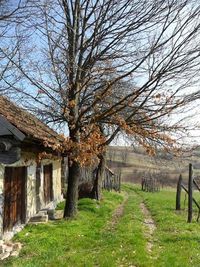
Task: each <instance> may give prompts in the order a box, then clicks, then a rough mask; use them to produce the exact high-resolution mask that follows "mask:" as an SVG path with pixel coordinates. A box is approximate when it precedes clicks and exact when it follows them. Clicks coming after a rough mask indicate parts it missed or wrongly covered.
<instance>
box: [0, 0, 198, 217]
mask: <svg viewBox="0 0 200 267" xmlns="http://www.w3.org/2000/svg"><path fill="white" fill-rule="evenodd" d="M30 2H31V6H30V14H31V16H30V17H28V18H27V20H26V21H25V22H24V23H23V24H21V25H19V26H18V27H17V28H16V29H17V33H18V34H17V36H18V53H17V55H18V58H17V59H16V57H15V58H12V57H11V56H10V55H9V54H8V53H7V52H6V51H2V50H0V52H1V53H3V56H5V57H7V59H8V60H9V61H10V62H11V63H12V65H13V67H14V72H13V69H12V72H11V71H10V72H9V73H12V79H13V81H15V83H14V82H13V81H12V79H11V77H9V79H7V78H6V77H5V76H4V77H3V79H2V80H3V83H4V84H6V86H8V87H9V86H10V92H12V90H13V92H15V93H14V94H16V91H17V92H18V95H19V97H20V98H21V97H22V96H24V97H26V102H25V103H24V104H25V106H26V107H28V108H29V109H30V110H32V111H34V112H36V113H38V114H39V115H40V116H41V117H42V118H43V119H44V120H46V121H47V122H49V123H54V124H58V125H59V124H61V125H63V124H67V127H68V131H69V140H68V141H69V143H70V146H69V147H70V148H69V151H68V153H69V176H68V191H67V201H66V207H65V214H64V216H65V217H72V216H74V215H75V214H76V203H77V188H78V180H79V176H80V170H81V165H84V164H86V163H87V162H89V161H90V160H91V158H94V157H95V156H98V155H102V153H104V151H103V150H104V147H105V146H106V145H108V144H110V142H111V141H112V140H113V139H114V138H115V137H116V135H117V134H118V133H119V132H122V133H126V134H127V135H130V136H134V138H135V139H136V140H137V141H138V142H139V143H140V144H142V145H143V146H144V147H145V149H146V150H147V151H148V152H149V153H153V150H152V143H154V142H156V143H159V144H160V145H161V144H162V145H165V146H168V147H173V146H174V140H173V139H172V138H171V137H170V132H171V131H178V130H179V126H178V125H173V126H172V125H170V124H168V123H167V117H168V115H170V114H171V113H172V112H173V110H175V109H177V108H179V107H181V106H184V105H186V104H188V103H189V102H190V101H192V100H193V99H194V98H192V97H193V96H194V94H195V93H196V92H197V90H196V88H195V85H196V84H197V82H198V77H199V56H200V54H199V48H200V45H199V41H198V36H199V31H200V24H199V15H200V7H199V6H198V5H197V4H196V3H194V1H192V0H182V1H174V0H169V1H165V0H151V1H146V0H142V1H139V0H138V1H132V0H120V1H117V0H103V1H100V0H95V1H93V0H76V1H67V0H62V1H61V0H54V1H51V0H50V1H47V0H43V1H29V4H30ZM33 10H34V12H33ZM16 81H17V82H16ZM125 84H128V86H125ZM191 86H192V91H190V92H189V91H188V88H191ZM100 125H103V127H105V128H106V129H108V134H107V135H106V136H105V135H104V134H102V131H101V129H100Z"/></svg>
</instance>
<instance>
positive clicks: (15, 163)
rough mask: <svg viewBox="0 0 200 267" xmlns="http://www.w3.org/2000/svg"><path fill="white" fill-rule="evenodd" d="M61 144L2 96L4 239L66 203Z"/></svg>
mask: <svg viewBox="0 0 200 267" xmlns="http://www.w3.org/2000/svg"><path fill="white" fill-rule="evenodd" d="M61 142H62V137H60V136H59V135H58V134H57V133H56V132H55V131H53V130H52V129H50V128H49V127H48V126H47V125H45V124H44V123H42V122H41V121H40V120H38V119H37V118H36V117H35V116H33V115H32V114H30V113H28V112H26V111H25V110H23V109H21V108H19V107H18V106H16V105H15V104H14V103H12V102H10V101H9V100H8V99H7V98H5V97H3V96H0V238H2V237H3V236H4V234H5V233H6V232H7V231H10V230H12V229H13V228H15V227H16V226H17V225H20V224H25V223H26V222H28V221H29V220H30V218H31V217H32V216H33V215H35V214H36V213H37V212H38V211H40V210H41V209H44V208H47V207H50V206H55V205H56V204H57V203H58V202H60V201H61V200H62V194H61V156H60V155H59V154H58V152H55V147H56V146H57V145H58V144H60V143H61ZM45 144H48V146H47V145H45ZM44 152H45V153H44ZM41 155H43V156H41ZM44 155H46V156H44Z"/></svg>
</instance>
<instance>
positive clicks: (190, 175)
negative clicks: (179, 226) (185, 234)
mask: <svg viewBox="0 0 200 267" xmlns="http://www.w3.org/2000/svg"><path fill="white" fill-rule="evenodd" d="M192 186H193V170H192V164H191V163H190V164H189V180H188V223H191V222H192V201H193V200H192V198H193V197H192V191H193V190H192Z"/></svg>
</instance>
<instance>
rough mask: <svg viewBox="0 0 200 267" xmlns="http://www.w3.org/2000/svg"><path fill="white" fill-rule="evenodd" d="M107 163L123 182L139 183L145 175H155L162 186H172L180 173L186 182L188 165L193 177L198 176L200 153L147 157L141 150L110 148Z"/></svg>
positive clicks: (160, 154)
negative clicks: (119, 174) (192, 168)
mask: <svg viewBox="0 0 200 267" xmlns="http://www.w3.org/2000/svg"><path fill="white" fill-rule="evenodd" d="M107 163H108V165H109V167H110V168H111V169H113V170H114V171H115V173H120V172H121V174H122V181H123V182H133V183H140V182H141V178H142V177H143V176H144V175H145V176H147V177H149V176H150V174H152V175H154V174H157V176H159V178H160V179H161V181H162V183H163V184H164V185H169V186H174V185H176V182H177V179H178V177H179V175H180V173H181V174H182V175H183V179H184V180H185V182H187V177H188V164H189V163H192V164H193V167H194V175H195V176H198V175H200V151H199V150H195V151H193V152H192V155H190V156H188V155H187V156H186V155H182V156H181V157H174V156H172V155H166V154H164V153H162V152H160V153H159V156H157V157H150V156H148V155H147V154H146V153H145V151H144V150H143V149H141V148H135V149H134V148H131V147H117V146H111V147H109V149H108V153H107Z"/></svg>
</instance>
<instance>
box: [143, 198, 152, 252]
mask: <svg viewBox="0 0 200 267" xmlns="http://www.w3.org/2000/svg"><path fill="white" fill-rule="evenodd" d="M140 208H141V211H142V213H143V215H144V222H143V223H144V225H145V226H146V227H145V228H146V230H145V233H144V234H145V237H146V238H147V240H148V242H147V251H148V252H149V253H151V252H152V248H153V240H152V239H153V233H154V231H155V230H156V225H155V222H154V220H153V219H152V217H151V213H150V211H149V210H148V209H147V207H146V205H145V204H144V202H142V203H141V204H140Z"/></svg>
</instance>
